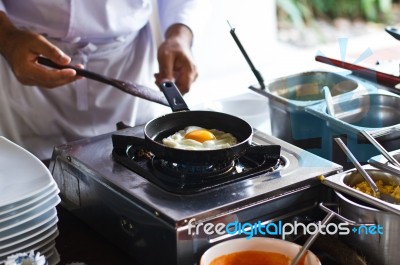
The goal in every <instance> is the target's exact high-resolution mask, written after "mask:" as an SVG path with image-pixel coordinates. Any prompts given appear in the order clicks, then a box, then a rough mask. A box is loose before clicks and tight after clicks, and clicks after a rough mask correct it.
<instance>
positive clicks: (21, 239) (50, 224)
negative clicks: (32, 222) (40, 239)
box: [0, 216, 58, 251]
mask: <svg viewBox="0 0 400 265" xmlns="http://www.w3.org/2000/svg"><path fill="white" fill-rule="evenodd" d="M57 222H58V218H57V216H55V217H54V218H53V219H51V220H50V221H49V222H47V223H45V224H43V225H41V226H39V227H36V228H35V229H32V230H31V231H28V232H26V233H23V234H21V235H19V236H16V237H13V238H10V239H7V240H2V241H0V251H2V249H5V248H8V247H11V246H14V245H16V244H19V243H21V242H24V241H26V240H30V239H31V238H33V237H35V236H38V235H39V234H41V233H43V232H45V231H47V230H49V229H52V228H53V227H54V226H57Z"/></svg>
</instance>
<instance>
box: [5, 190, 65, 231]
mask: <svg viewBox="0 0 400 265" xmlns="http://www.w3.org/2000/svg"><path fill="white" fill-rule="evenodd" d="M60 201H61V199H60V197H59V196H58V195H56V196H54V197H53V198H52V199H51V200H50V201H49V202H48V203H46V204H43V205H41V206H39V207H37V208H35V209H32V210H31V211H29V212H27V213H24V214H22V215H20V216H18V217H16V218H13V219H11V220H8V221H5V222H3V223H0V232H3V231H6V230H8V229H11V228H13V227H16V226H18V225H20V224H23V223H26V222H28V221H30V220H32V219H34V218H36V217H38V216H39V215H42V214H44V213H46V212H47V211H49V210H50V209H51V208H54V207H56V205H57V204H59V203H60Z"/></svg>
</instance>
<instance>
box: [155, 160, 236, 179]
mask: <svg viewBox="0 0 400 265" xmlns="http://www.w3.org/2000/svg"><path fill="white" fill-rule="evenodd" d="M152 165H153V166H154V168H156V169H157V170H159V171H162V172H164V173H166V174H168V175H172V176H176V177H182V178H193V177H194V178H196V177H202V178H213V177H215V176H220V175H224V174H228V173H229V172H230V171H231V170H233V169H234V165H235V163H234V161H229V162H226V163H218V164H215V165H212V164H204V165H199V164H195V165H193V164H181V163H174V162H171V161H168V160H164V159H158V158H157V157H154V158H153V159H152Z"/></svg>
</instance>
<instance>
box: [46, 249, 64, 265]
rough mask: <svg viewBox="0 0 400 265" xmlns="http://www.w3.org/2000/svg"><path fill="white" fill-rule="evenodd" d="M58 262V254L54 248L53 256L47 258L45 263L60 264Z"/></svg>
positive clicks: (50, 264)
mask: <svg viewBox="0 0 400 265" xmlns="http://www.w3.org/2000/svg"><path fill="white" fill-rule="evenodd" d="M60 261H61V259H60V254H59V253H58V251H57V248H55V247H54V248H53V254H52V255H50V256H49V257H48V258H47V262H48V263H49V265H56V264H58V263H60Z"/></svg>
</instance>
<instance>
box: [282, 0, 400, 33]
mask: <svg viewBox="0 0 400 265" xmlns="http://www.w3.org/2000/svg"><path fill="white" fill-rule="evenodd" d="M276 1H277V7H278V19H289V20H291V22H292V23H293V24H294V25H295V26H296V27H301V26H304V24H308V23H311V21H312V20H315V19H316V18H321V19H327V20H329V19H330V20H332V19H335V18H339V17H345V18H348V19H362V20H365V21H369V22H379V23H390V22H391V21H392V17H393V16H392V13H391V10H392V5H393V2H396V1H395V0H276Z"/></svg>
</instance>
